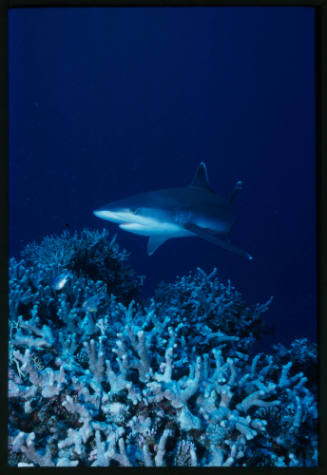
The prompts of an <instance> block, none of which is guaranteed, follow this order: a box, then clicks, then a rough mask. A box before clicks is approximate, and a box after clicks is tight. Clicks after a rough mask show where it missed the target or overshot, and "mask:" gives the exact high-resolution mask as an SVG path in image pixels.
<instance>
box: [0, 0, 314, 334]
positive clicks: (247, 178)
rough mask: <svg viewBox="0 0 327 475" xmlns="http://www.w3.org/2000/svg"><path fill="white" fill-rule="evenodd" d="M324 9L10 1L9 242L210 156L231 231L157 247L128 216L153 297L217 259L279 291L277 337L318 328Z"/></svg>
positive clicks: (237, 276)
mask: <svg viewBox="0 0 327 475" xmlns="http://www.w3.org/2000/svg"><path fill="white" fill-rule="evenodd" d="M314 81H315V75H314V12H313V9H310V8H301V7H298V8H268V7H266V8H260V7H252V8H237V7H229V8H222V7H216V8H205V7H202V8H201V7H200V8H137V9H129V8H88V9H82V8H80V9H79V8H77V9H69V8H65V9H61V8H49V9H33V8H29V9H15V10H12V11H10V12H9V89H10V96H9V112H10V160H9V165H10V255H13V256H16V255H18V254H19V251H20V250H21V249H22V248H23V247H24V245H25V244H26V243H28V242H30V241H31V240H37V241H39V240H41V239H42V238H43V237H44V236H45V235H47V234H53V233H55V234H58V233H60V232H62V231H63V230H64V229H67V228H68V229H70V230H72V231H74V230H81V229H82V228H83V227H87V228H90V229H103V228H107V229H108V230H109V232H110V233H114V232H117V229H118V228H117V226H116V225H114V224H112V223H108V222H105V221H102V220H99V219H97V218H96V217H95V216H94V215H93V213H92V211H93V210H94V209H96V208H98V207H99V206H102V205H103V204H105V203H108V202H110V201H113V200H116V199H120V198H125V197H127V196H129V195H133V194H135V193H140V192H143V191H149V190H156V189H160V188H168V187H175V186H183V185H187V184H188V183H190V181H191V180H192V178H193V176H194V173H195V171H196V169H197V167H198V165H199V163H200V162H201V161H204V162H205V163H206V165H207V169H208V175H209V182H210V184H211V186H212V187H213V188H214V189H215V190H216V192H217V194H219V195H221V196H225V197H228V195H229V194H230V193H231V190H232V189H233V186H234V184H235V182H236V181H237V180H239V179H241V180H242V181H243V190H242V191H241V192H240V193H239V195H238V196H237V199H236V200H235V203H234V208H235V214H236V217H237V219H236V222H235V224H234V226H233V228H232V232H231V242H233V243H234V244H235V245H237V246H239V247H240V248H242V249H244V250H246V251H248V252H250V253H251V254H252V255H253V256H254V261H253V262H248V261H246V260H244V259H242V258H240V257H239V256H237V255H234V254H231V253H229V252H228V251H225V250H222V249H220V248H219V247H216V246H215V245H213V244H210V243H208V242H206V241H203V240H201V239H198V238H184V239H172V240H170V241H168V242H167V243H165V244H164V245H163V246H162V247H160V249H159V250H158V251H157V252H156V253H155V254H154V255H153V256H151V257H148V256H147V254H146V238H144V237H141V236H136V235H134V234H131V233H127V232H124V231H121V230H118V240H119V243H120V244H121V245H122V246H123V247H125V248H126V249H127V250H128V251H129V252H130V253H131V257H130V260H131V263H132V265H133V266H134V268H135V269H136V271H137V272H138V273H141V274H145V275H146V281H145V284H144V292H145V294H146V295H150V294H151V293H152V292H153V289H154V288H155V286H156V285H157V283H158V282H159V281H161V280H168V281H172V280H174V278H175V277H176V275H183V274H184V273H185V272H187V271H188V270H190V269H195V268H196V267H201V268H203V269H205V270H210V269H212V268H213V267H217V269H218V273H219V275H220V276H221V278H222V280H225V281H226V280H227V279H230V280H231V282H232V283H233V284H234V285H235V286H236V287H237V288H238V289H239V290H240V291H241V292H242V293H243V294H244V296H245V297H246V299H247V301H249V302H253V303H254V302H263V301H265V300H266V299H268V298H269V297H270V296H271V295H273V296H274V303H273V304H272V306H271V310H270V313H269V319H270V320H271V323H273V324H274V325H275V326H276V331H277V332H278V335H279V337H280V338H281V339H282V340H283V341H285V342H287V341H290V340H291V339H293V338H294V337H303V336H306V337H308V338H310V339H315V338H316V330H317V317H316V291H315V289H316V231H315V224H316V222H315V220H316V216H315V107H314V94H315V83H314Z"/></svg>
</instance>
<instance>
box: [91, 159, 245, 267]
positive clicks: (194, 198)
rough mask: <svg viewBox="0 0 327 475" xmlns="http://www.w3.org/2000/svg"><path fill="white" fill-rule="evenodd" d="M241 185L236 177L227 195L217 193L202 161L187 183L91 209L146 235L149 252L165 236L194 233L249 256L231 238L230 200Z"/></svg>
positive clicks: (126, 228) (232, 215) (231, 200)
mask: <svg viewBox="0 0 327 475" xmlns="http://www.w3.org/2000/svg"><path fill="white" fill-rule="evenodd" d="M241 189H242V181H240V180H239V181H237V182H236V184H235V186H234V189H233V190H232V192H231V194H230V196H229V198H228V199H223V198H221V197H219V196H218V195H217V194H216V192H215V191H214V190H213V188H211V186H210V185H209V180H208V172H207V167H206V164H205V163H204V162H201V163H200V165H199V166H198V168H197V171H196V173H195V176H194V178H193V180H192V182H191V183H190V184H188V185H187V186H183V187H179V188H165V189H161V190H156V191H148V192H144V193H139V194H136V195H133V196H130V197H128V198H125V199H121V200H118V201H113V202H111V203H109V204H106V205H104V206H102V207H101V208H99V209H96V210H95V211H93V213H94V215H95V216H96V217H97V218H100V219H104V220H106V221H110V222H112V223H116V224H118V226H119V228H120V229H123V230H124V231H128V232H130V233H134V234H138V235H141V236H146V237H148V238H149V239H148V244H147V253H148V255H149V256H151V255H153V254H154V253H155V252H156V250H157V249H158V248H159V247H160V246H161V245H162V244H163V243H165V242H166V241H167V240H168V239H172V238H183V237H192V236H197V237H199V238H201V239H205V240H206V241H209V242H211V243H213V244H215V245H217V246H220V247H222V248H224V249H226V250H228V251H231V252H233V253H236V254H239V255H240V256H244V257H246V258H247V259H249V260H252V259H253V257H252V256H251V254H249V253H247V252H245V251H243V250H241V249H239V248H238V247H236V246H234V245H233V244H231V242H230V231H231V227H232V224H233V223H234V221H235V217H234V212H233V207H232V204H233V202H234V199H235V197H236V195H237V194H238V192H239V190H241Z"/></svg>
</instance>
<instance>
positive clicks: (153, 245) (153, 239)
mask: <svg viewBox="0 0 327 475" xmlns="http://www.w3.org/2000/svg"><path fill="white" fill-rule="evenodd" d="M167 239H169V238H167V237H166V236H150V237H149V240H148V256H152V254H154V253H155V252H156V250H157V249H158V247H160V246H161V244H163V243H164V242H166V241H167Z"/></svg>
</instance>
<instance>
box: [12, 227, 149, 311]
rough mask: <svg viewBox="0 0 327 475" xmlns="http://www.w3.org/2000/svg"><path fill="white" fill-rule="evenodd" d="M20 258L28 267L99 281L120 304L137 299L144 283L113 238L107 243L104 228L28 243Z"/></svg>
mask: <svg viewBox="0 0 327 475" xmlns="http://www.w3.org/2000/svg"><path fill="white" fill-rule="evenodd" d="M21 255H22V258H23V259H24V261H25V262H26V264H27V265H28V266H29V267H31V266H32V267H33V266H35V265H38V266H40V267H41V268H44V269H47V268H48V267H49V265H51V267H53V268H54V269H56V270H57V272H59V270H63V269H64V270H70V271H72V272H73V273H74V275H75V276H77V277H86V278H87V279H91V280H93V281H98V280H100V281H102V282H104V283H105V284H106V286H107V289H108V292H110V293H112V294H114V295H117V296H119V299H120V301H121V302H123V303H128V302H129V301H130V300H131V299H132V298H135V297H137V294H138V290H139V288H140V286H141V285H142V283H143V277H142V276H138V275H136V273H135V272H134V270H133V269H132V268H131V267H130V266H129V264H128V262H127V259H128V252H127V251H126V250H125V249H123V250H120V249H119V245H118V244H117V242H116V235H115V236H114V237H113V238H112V239H111V240H109V234H108V231H107V230H105V229H104V230H103V231H102V232H99V231H89V230H88V229H83V231H82V232H81V233H79V234H78V233H76V232H75V233H74V234H70V233H69V232H68V231H64V232H63V233H62V234H61V235H60V236H46V237H45V238H44V239H43V240H42V241H41V243H40V244H37V243H35V242H33V243H30V244H28V245H27V246H26V247H25V249H24V250H23V251H22V253H21ZM50 263H51V264H50Z"/></svg>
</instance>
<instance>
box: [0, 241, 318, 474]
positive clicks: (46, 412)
mask: <svg viewBox="0 0 327 475" xmlns="http://www.w3.org/2000/svg"><path fill="white" fill-rule="evenodd" d="M53 239H55V238H53ZM65 239H67V240H68V239H69V238H68V237H67V236H66V237H65ZM71 239H72V240H73V241H74V238H71ZM49 242H51V243H53V241H51V240H50V241H49ZM75 245H76V246H77V244H76V242H75V243H74V246H75ZM72 247H73V245H72ZM50 254H51V253H50ZM45 255H47V256H48V257H49V254H45ZM33 256H34V257H33V259H36V257H35V254H33ZM42 262H43V261H41V264H40V268H39V270H40V274H39V275H40V276H42V277H40V280H39V281H38V282H39V284H38V285H39V286H42V285H43V283H44V282H45V281H46V280H45V279H46V278H45V277H44V275H47V273H46V272H47V271H46V269H48V267H49V265H50V267H51V262H49V261H48V262H47V266H48V267H43V265H44V266H45V264H44V263H42ZM12 265H13V269H12V271H13V273H15V272H16V274H17V273H20V274H21V277H22V281H23V282H24V284H23V286H22V287H21V290H22V291H21V292H20V288H19V284H18V283H17V280H15V278H12V284H11V285H13V287H14V288H15V289H16V290H17V286H18V289H19V290H18V292H16V290H15V292H14V298H15V299H16V301H15V303H13V305H12V306H11V315H10V318H11V320H10V321H11V322H13V324H12V326H11V334H10V355H9V356H10V361H9V413H10V417H9V461H10V463H11V464H12V465H18V466H30V465H32V466H39V465H40V466H77V465H84V466H85V465H88V466H95V467H96V466H115V465H120V466H272V467H273V466H315V465H317V453H318V451H317V428H316V423H317V404H316V393H315V387H316V386H315V385H314V384H310V385H308V380H307V376H306V372H307V370H308V368H309V367H310V368H311V367H312V366H313V365H314V364H315V358H314V357H312V358H311V359H310V358H309V357H307V356H303V358H302V359H305V361H306V365H307V366H303V365H302V366H301V365H300V364H299V361H300V357H299V356H298V357H297V359H296V358H295V357H294V358H293V355H294V351H295V349H296V348H297V346H296V343H294V344H293V346H292V347H291V350H287V349H286V348H281V347H280V348H279V349H278V351H275V352H274V353H272V354H271V355H266V354H258V355H253V356H252V359H250V357H249V352H248V348H247V345H248V344H249V343H251V342H252V341H253V340H254V338H255V336H257V334H258V332H259V329H260V327H261V321H260V319H261V315H262V313H263V312H264V311H266V310H267V309H268V303H267V304H264V305H255V306H247V305H246V304H245V303H244V301H243V300H242V298H241V296H240V294H239V293H237V292H236V290H235V289H233V288H232V286H231V285H230V284H229V283H228V285H227V286H226V285H224V284H222V283H220V282H219V281H218V279H217V278H216V276H215V271H214V272H213V273H211V274H210V275H206V274H205V273H204V272H203V271H202V270H200V269H198V270H197V271H196V272H194V273H190V274H188V275H187V276H185V277H182V278H181V279H178V280H177V282H176V283H175V284H165V285H161V287H160V289H159V291H158V293H157V296H156V298H154V299H152V300H151V301H150V302H149V303H147V304H144V303H141V302H136V301H134V300H131V301H129V303H128V304H124V302H123V301H122V300H123V299H120V295H117V296H114V295H111V296H110V297H109V296H108V294H107V292H106V286H105V284H104V282H102V281H99V280H97V281H94V280H92V278H90V277H86V276H81V275H77V274H75V273H73V276H72V277H71V279H70V280H69V281H68V282H67V283H66V284H65V285H64V286H63V288H62V289H61V290H60V291H57V290H54V289H53V288H51V287H50V286H49V288H48V289H47V290H46V291H44V290H43V291H42V292H43V294H42V295H41V291H40V289H38V285H36V286H35V285H34V284H32V281H33V278H32V277H31V276H32V275H33V273H34V272H35V267H33V265H38V264H36V262H34V264H33V265H32V262H31V261H30V265H31V269H32V271H31V270H30V269H27V268H26V267H24V266H25V265H26V263H25V264H21V263H12ZM24 269H25V271H26V275H25V272H24ZM72 272H73V271H72ZM34 280H35V279H34ZM123 295H124V291H123ZM36 296H37V297H36ZM47 298H49V302H48V305H49V306H50V305H51V308H48V309H47V311H46V312H45V315H46V317H44V315H43V311H42V308H43V307H44V306H46V305H47V301H46V299H47ZM22 302H24V303H22ZM85 302H86V304H85ZM20 311H22V312H23V315H21V316H20ZM51 316H52V318H50V317H51ZM249 335H250V336H249ZM294 345H295V346H294ZM292 352H293V353H292ZM297 353H299V352H298V351H297ZM301 354H303V355H307V354H310V355H311V354H312V352H311V350H310V349H309V346H308V349H307V351H306V350H305V349H303V351H302V353H301ZM308 359H309V361H310V362H309V363H308ZM301 361H302V360H301ZM312 374H313V373H312ZM308 435H309V437H308Z"/></svg>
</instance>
